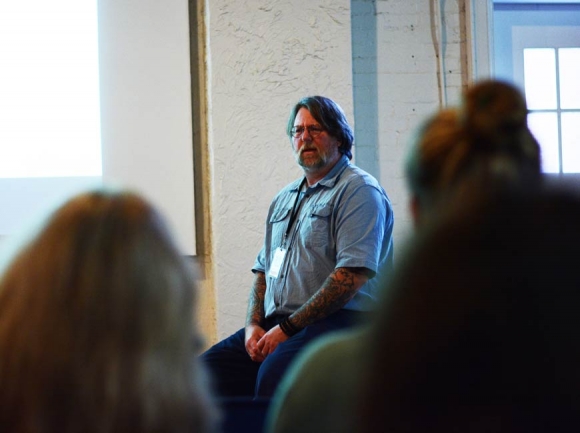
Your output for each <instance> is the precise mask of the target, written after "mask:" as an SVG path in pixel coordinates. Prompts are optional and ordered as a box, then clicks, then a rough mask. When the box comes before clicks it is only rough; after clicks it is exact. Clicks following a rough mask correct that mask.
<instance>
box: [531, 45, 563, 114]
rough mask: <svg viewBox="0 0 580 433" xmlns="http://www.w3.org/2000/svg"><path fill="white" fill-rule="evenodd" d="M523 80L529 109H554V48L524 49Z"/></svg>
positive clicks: (555, 100) (555, 104)
mask: <svg viewBox="0 0 580 433" xmlns="http://www.w3.org/2000/svg"><path fill="white" fill-rule="evenodd" d="M524 82H525V91H526V102H527V104H528V108H529V109H530V110H555V109H556V108H558V107H557V99H556V50H554V49H553V48H525V49H524Z"/></svg>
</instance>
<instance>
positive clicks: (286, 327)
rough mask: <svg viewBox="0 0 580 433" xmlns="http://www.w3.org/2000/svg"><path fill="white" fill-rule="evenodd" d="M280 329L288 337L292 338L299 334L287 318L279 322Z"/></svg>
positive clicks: (298, 330)
mask: <svg viewBox="0 0 580 433" xmlns="http://www.w3.org/2000/svg"><path fill="white" fill-rule="evenodd" d="M280 329H281V330H282V332H283V333H284V334H286V335H287V336H288V337H292V336H293V335H296V334H298V333H299V332H300V329H298V328H296V326H294V325H293V324H292V322H290V319H289V318H288V317H286V318H285V319H284V320H282V321H281V322H280Z"/></svg>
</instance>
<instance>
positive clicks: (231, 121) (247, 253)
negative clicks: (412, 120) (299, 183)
mask: <svg viewBox="0 0 580 433" xmlns="http://www.w3.org/2000/svg"><path fill="white" fill-rule="evenodd" d="M206 14H207V15H206V26H207V29H206V31H207V53H206V55H207V68H208V75H207V78H208V83H207V93H208V122H209V125H208V129H209V134H208V141H209V143H208V144H209V147H210V165H211V167H210V170H211V179H210V182H211V206H212V216H211V227H212V236H213V239H212V245H213V251H212V256H213V257H212V266H213V276H214V278H213V283H214V287H215V296H216V301H215V302H216V314H217V336H215V337H216V338H218V339H219V338H223V337H225V336H227V335H229V334H230V333H231V332H233V331H235V330H237V329H238V328H240V327H241V326H243V324H244V318H245V309H246V302H247V298H248V293H249V290H250V286H251V282H252V273H251V271H250V269H251V267H252V265H253V262H254V258H255V256H256V254H257V253H258V250H259V248H260V246H261V242H262V237H263V230H264V222H265V217H266V213H267V209H268V205H269V203H270V200H271V199H272V197H273V196H274V194H275V193H276V192H277V191H278V190H279V189H280V188H281V187H282V186H284V185H285V184H287V183H288V182H290V181H292V180H294V179H295V178H296V177H298V176H299V175H300V174H301V172H300V170H299V168H298V166H297V165H296V163H295V162H294V159H293V156H292V153H291V148H290V143H289V141H288V138H287V137H286V135H285V125H286V120H287V117H288V114H289V111H290V108H291V106H292V105H293V104H294V103H295V102H297V101H298V100H299V99H300V98H301V97H302V96H306V95H310V94H322V95H325V96H329V97H331V98H333V99H335V100H336V101H338V102H339V104H341V105H342V107H343V108H344V109H345V111H346V113H347V116H348V117H349V119H350V120H351V121H352V120H353V117H352V104H353V103H352V63H351V58H352V55H351V27H350V1H348V0H248V1H231V0H211V1H206ZM210 338H211V337H210Z"/></svg>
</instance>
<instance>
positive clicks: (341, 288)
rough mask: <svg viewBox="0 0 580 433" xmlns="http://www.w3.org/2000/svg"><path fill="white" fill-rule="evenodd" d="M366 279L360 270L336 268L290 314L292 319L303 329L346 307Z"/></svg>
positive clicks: (293, 322)
mask: <svg viewBox="0 0 580 433" xmlns="http://www.w3.org/2000/svg"><path fill="white" fill-rule="evenodd" d="M366 281H367V277H366V275H365V274H364V273H362V272H358V270H353V269H349V268H338V269H336V270H335V271H334V272H332V273H331V274H330V275H329V276H328V278H327V279H326V281H325V282H324V284H323V285H322V287H321V288H320V289H319V290H318V291H317V292H316V293H315V294H314V295H313V296H312V297H311V298H310V299H309V300H308V301H307V302H306V303H305V304H304V305H302V306H301V307H300V308H299V309H298V310H296V311H295V312H294V313H293V314H292V315H291V316H290V321H291V322H292V324H293V325H294V326H296V327H297V328H299V329H302V328H305V327H306V326H308V325H310V324H312V323H314V322H316V321H317V320H320V319H323V318H325V317H327V316H329V315H330V314H332V313H334V312H336V311H338V310H340V309H341V308H342V307H344V306H345V305H346V304H347V303H348V301H350V300H351V299H352V298H353V297H354V295H355V294H356V292H357V291H358V289H360V288H361V286H362V285H363V284H364V283H365V282H366Z"/></svg>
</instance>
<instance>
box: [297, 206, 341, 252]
mask: <svg viewBox="0 0 580 433" xmlns="http://www.w3.org/2000/svg"><path fill="white" fill-rule="evenodd" d="M331 218H332V205H325V206H321V207H317V208H314V209H310V211H309V213H308V214H307V215H306V216H305V218H304V221H303V226H302V234H303V236H304V244H305V245H306V246H307V247H321V246H324V247H331V246H332V245H334V239H332V233H331Z"/></svg>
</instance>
